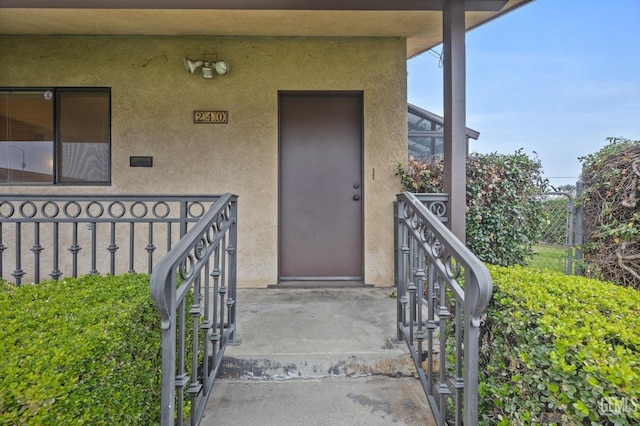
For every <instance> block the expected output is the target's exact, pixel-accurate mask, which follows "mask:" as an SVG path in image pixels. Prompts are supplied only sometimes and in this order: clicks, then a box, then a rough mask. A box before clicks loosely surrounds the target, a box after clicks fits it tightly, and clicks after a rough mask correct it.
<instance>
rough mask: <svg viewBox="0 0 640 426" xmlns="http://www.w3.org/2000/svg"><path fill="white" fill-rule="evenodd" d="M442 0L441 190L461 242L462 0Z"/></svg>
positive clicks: (464, 165)
mask: <svg viewBox="0 0 640 426" xmlns="http://www.w3.org/2000/svg"><path fill="white" fill-rule="evenodd" d="M443 3H444V8H443V13H442V17H443V19H442V22H443V42H444V45H443V53H444V68H443V69H444V79H443V82H444V192H446V193H448V194H449V209H448V212H449V228H450V229H451V231H452V232H453V233H454V234H455V235H456V237H458V239H460V240H461V241H462V242H463V243H464V242H465V233H466V176H467V135H466V127H467V126H466V93H465V92H466V82H465V79H466V64H465V62H466V55H465V14H464V12H465V0H447V1H445V2H443Z"/></svg>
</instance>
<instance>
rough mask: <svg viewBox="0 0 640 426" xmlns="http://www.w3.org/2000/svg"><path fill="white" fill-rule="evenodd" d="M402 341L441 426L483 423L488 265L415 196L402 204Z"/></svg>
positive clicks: (399, 241)
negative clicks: (481, 363)
mask: <svg viewBox="0 0 640 426" xmlns="http://www.w3.org/2000/svg"><path fill="white" fill-rule="evenodd" d="M395 216H396V221H397V228H396V229H397V236H396V241H397V244H398V245H397V247H396V257H397V259H396V284H397V294H398V305H397V311H398V317H397V321H398V340H405V341H406V342H407V344H408V346H409V350H410V352H411V356H412V358H413V361H414V363H415V366H416V369H417V370H418V374H419V376H420V380H421V382H422V387H423V388H424V391H425V394H426V395H427V399H428V401H429V405H430V407H431V410H432V411H433V414H434V417H435V419H436V421H437V423H438V424H439V425H446V424H451V423H453V424H456V425H461V424H464V425H466V426H471V425H476V424H477V423H478V351H479V326H480V319H481V315H482V312H483V311H484V308H485V307H486V305H487V303H488V302H489V299H490V298H491V294H492V291H493V285H492V281H491V276H490V274H489V271H488V270H487V268H486V267H485V266H484V265H483V264H482V262H480V260H479V259H478V258H477V257H476V256H475V255H473V253H471V252H470V251H469V250H468V249H467V248H466V246H465V245H464V244H463V243H462V242H461V241H460V240H458V239H457V238H456V237H455V236H454V235H453V234H452V233H451V231H449V230H448V229H447V228H446V227H445V226H444V225H443V223H442V222H441V221H440V219H439V218H438V217H436V216H435V215H434V214H433V213H432V212H431V211H430V209H428V208H427V207H425V205H424V204H423V203H422V202H421V201H420V200H419V199H418V198H417V197H416V196H415V194H411V193H403V194H399V195H398V197H397V203H396V215H395Z"/></svg>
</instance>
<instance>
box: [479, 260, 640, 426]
mask: <svg viewBox="0 0 640 426" xmlns="http://www.w3.org/2000/svg"><path fill="white" fill-rule="evenodd" d="M490 271H491V274H492V276H493V280H494V296H493V298H492V301H491V303H490V304H489V307H488V308H487V311H486V318H485V319H484V321H483V324H482V327H481V338H482V346H481V354H480V389H479V393H480V413H481V420H482V423H483V424H487V425H495V424H498V425H518V424H545V425H548V424H556V425H632V424H638V422H639V421H640V315H638V313H639V312H640V292H638V291H636V290H633V289H630V288H623V287H620V286H616V285H613V284H609V283H604V282H599V281H595V280H591V279H587V278H583V277H567V276H565V275H562V274H556V273H551V272H543V271H539V270H535V269H533V268H521V267H514V268H503V267H495V266H494V267H490Z"/></svg>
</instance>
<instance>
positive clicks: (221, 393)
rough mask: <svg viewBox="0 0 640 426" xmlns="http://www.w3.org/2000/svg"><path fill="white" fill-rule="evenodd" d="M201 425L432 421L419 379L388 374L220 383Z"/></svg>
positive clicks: (358, 425)
mask: <svg viewBox="0 0 640 426" xmlns="http://www.w3.org/2000/svg"><path fill="white" fill-rule="evenodd" d="M213 389H214V390H213V394H212V395H211V398H210V399H209V403H208V405H207V409H206V411H205V413H204V416H203V418H202V421H201V423H200V424H201V426H253V425H256V426H300V425H304V426H388V425H395V426H434V425H435V424H436V423H435V421H434V419H433V417H432V415H431V412H430V410H429V408H428V407H427V402H426V398H425V396H424V392H423V391H422V386H421V385H420V381H419V380H417V379H414V378H391V377H384V376H375V377H360V378H345V377H334V378H328V379H306V380H286V381H274V380H268V381H247V380H242V381H230V380H223V381H221V382H218V383H216V385H215V386H214V388H213Z"/></svg>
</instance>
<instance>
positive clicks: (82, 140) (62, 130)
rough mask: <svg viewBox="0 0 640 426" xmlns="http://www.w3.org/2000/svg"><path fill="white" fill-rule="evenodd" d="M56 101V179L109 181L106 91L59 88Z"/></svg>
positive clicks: (108, 125) (67, 180)
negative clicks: (61, 89) (57, 126)
mask: <svg viewBox="0 0 640 426" xmlns="http://www.w3.org/2000/svg"><path fill="white" fill-rule="evenodd" d="M58 105H59V107H58V125H59V131H58V135H59V136H58V149H59V151H58V152H59V153H60V155H59V159H60V161H59V166H58V180H59V181H60V182H64V183H77V182H81V183H88V182H91V183H108V182H109V171H110V154H109V132H110V130H109V129H110V124H109V94H108V93H106V92H102V91H95V92H80V91H61V92H59V94H58Z"/></svg>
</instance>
